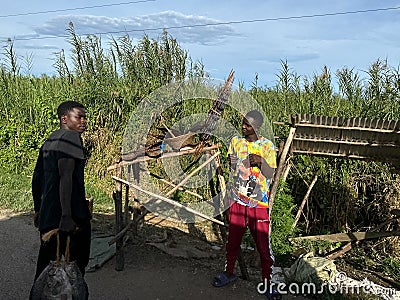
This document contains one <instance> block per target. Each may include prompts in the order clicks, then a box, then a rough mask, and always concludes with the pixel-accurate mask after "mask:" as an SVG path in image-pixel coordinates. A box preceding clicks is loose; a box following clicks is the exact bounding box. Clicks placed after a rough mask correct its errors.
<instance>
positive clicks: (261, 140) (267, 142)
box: [258, 136, 275, 148]
mask: <svg viewBox="0 0 400 300" xmlns="http://www.w3.org/2000/svg"><path fill="white" fill-rule="evenodd" d="M258 142H259V143H260V144H261V145H266V146H269V147H272V148H275V145H274V143H273V142H272V141H271V140H269V139H267V138H265V137H263V136H261V137H260V138H259V139H258Z"/></svg>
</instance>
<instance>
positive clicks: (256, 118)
mask: <svg viewBox="0 0 400 300" xmlns="http://www.w3.org/2000/svg"><path fill="white" fill-rule="evenodd" d="M245 117H251V118H253V119H254V121H256V122H257V125H258V126H261V125H262V124H263V122H264V117H263V115H262V114H261V113H260V112H259V111H258V110H256V109H254V110H251V111H249V112H248V113H247V114H246V116H245Z"/></svg>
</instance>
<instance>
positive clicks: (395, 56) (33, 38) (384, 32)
mask: <svg viewBox="0 0 400 300" xmlns="http://www.w3.org/2000/svg"><path fill="white" fill-rule="evenodd" d="M127 2H131V3H129V4H123V3H127ZM133 2H135V1H116V0H102V1H88V0H84V1H75V0H70V1H64V0H62V1H35V2H34V4H33V2H32V1H28V0H15V1H7V2H5V3H3V4H2V9H1V12H0V44H1V45H2V46H4V45H5V40H7V38H11V39H15V42H14V47H15V51H16V52H17V54H18V55H20V56H25V57H27V56H29V55H32V57H33V67H32V69H31V73H32V74H34V75H36V76H39V75H40V74H42V73H46V74H49V75H52V74H55V69H54V68H53V66H52V64H53V62H54V54H53V53H54V52H58V51H60V50H61V49H64V50H65V52H66V54H67V55H69V53H70V52H69V50H70V48H71V47H70V45H69V44H68V43H67V41H66V39H65V38H54V37H55V36H60V35H65V34H66V28H67V27H68V23H69V22H70V21H72V22H73V23H74V25H75V29H76V32H77V33H78V34H87V33H106V32H118V31H124V30H127V31H131V30H133V31H131V32H130V33H129V35H130V36H131V37H132V38H137V39H140V38H141V37H143V34H144V32H146V33H147V34H148V35H149V36H150V37H152V38H157V37H158V36H159V35H160V34H161V33H162V29H159V30H147V29H154V28H165V27H167V28H168V27H181V26H184V27H183V28H178V29H169V30H168V32H169V33H170V34H171V35H172V36H173V37H175V38H176V39H177V41H178V42H179V43H180V44H181V46H182V47H183V48H184V49H186V50H187V51H188V52H189V55H190V56H191V57H192V59H193V60H201V61H202V62H203V64H204V65H205V68H206V71H207V72H208V73H209V75H210V76H211V77H213V78H218V79H225V78H226V77H227V75H228V74H229V72H230V70H231V69H234V70H235V83H236V84H238V83H239V82H243V83H244V84H245V86H249V85H251V83H252V82H254V78H255V74H256V73H257V74H258V85H260V86H274V85H275V83H276V80H277V76H276V74H278V73H279V71H280V64H281V60H287V62H288V64H289V66H290V67H291V69H292V71H293V72H296V73H297V74H298V75H300V76H307V77H311V76H313V75H314V74H316V73H321V70H322V68H323V67H324V66H325V65H326V66H327V67H328V69H329V70H330V71H331V73H334V72H336V70H338V69H341V68H343V67H348V68H352V69H354V70H355V71H357V72H358V73H359V74H360V75H361V77H363V76H365V73H364V71H366V70H367V69H368V67H369V66H370V65H371V64H372V63H373V62H374V61H376V60H377V59H382V60H385V59H387V61H388V63H389V65H390V66H392V67H396V68H397V67H399V65H400V64H399V62H400V0H399V1H394V0H385V1H376V0H375V1H372V0H351V1H349V0H337V1H320V0H319V1H317V0H302V1H295V0H292V1H290V0H281V1H277V0H275V1H268V0H267V1H244V0H239V1H225V0H219V1H216V0H214V1H210V0H203V1H190V0H185V1H184V0H170V1H167V0H144V1H143V0H142V1H136V3H133ZM110 4H119V5H114V6H104V7H97V8H90V9H89V8H88V9H79V10H68V9H73V8H81V7H88V6H98V5H110ZM395 7H399V9H390V10H385V11H377V12H365V13H356V14H338V15H332V16H319V17H301V16H310V15H321V14H335V13H344V12H354V11H360V10H372V9H382V8H395ZM55 10H64V11H56V12H54V11H55ZM43 11H53V12H48V13H36V12H43ZM27 13H36V14H27ZM15 14H19V15H18V16H12V15H15ZM21 14H23V15H21ZM298 17H300V18H298ZM266 19H268V20H266ZM252 20H265V21H260V22H240V21H252ZM230 22H237V23H230ZM212 23H225V24H221V25H215V26H203V27H189V26H190V25H198V24H212ZM113 36H114V37H117V36H118V34H113ZM47 37H49V38H47ZM101 37H102V40H103V46H104V48H106V49H107V48H108V44H107V38H108V37H109V35H108V34H102V35H101ZM20 63H21V64H23V60H22V58H21V59H20Z"/></svg>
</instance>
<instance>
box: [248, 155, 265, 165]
mask: <svg viewBox="0 0 400 300" xmlns="http://www.w3.org/2000/svg"><path fill="white" fill-rule="evenodd" d="M249 161H250V166H252V167H258V168H259V169H261V165H262V164H263V163H265V160H264V158H262V157H261V156H260V155H258V154H249Z"/></svg>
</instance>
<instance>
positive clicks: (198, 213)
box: [112, 176, 227, 226]
mask: <svg viewBox="0 0 400 300" xmlns="http://www.w3.org/2000/svg"><path fill="white" fill-rule="evenodd" d="M112 178H113V179H114V180H116V181H119V182H121V183H123V184H127V185H129V186H130V187H132V188H134V189H136V190H138V191H140V192H142V193H145V194H147V195H149V196H151V197H153V198H156V199H159V200H161V201H164V202H167V203H169V204H172V205H174V206H176V207H179V208H182V209H184V210H186V211H187V212H190V213H192V214H194V215H196V216H199V217H201V218H203V219H206V220H209V221H212V222H214V223H217V224H220V225H224V226H227V225H225V223H224V222H222V221H219V220H217V219H215V218H212V217H209V216H207V215H204V214H202V213H200V212H198V211H195V210H194V209H191V208H190V207H187V206H185V205H183V204H181V203H179V202H176V201H174V200H172V199H169V198H167V197H164V196H160V195H157V194H155V193H153V192H150V191H146V190H144V189H143V188H141V187H140V186H138V185H136V184H133V183H131V182H129V181H126V180H123V179H121V178H118V177H116V176H113V177H112Z"/></svg>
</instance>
